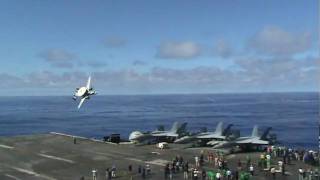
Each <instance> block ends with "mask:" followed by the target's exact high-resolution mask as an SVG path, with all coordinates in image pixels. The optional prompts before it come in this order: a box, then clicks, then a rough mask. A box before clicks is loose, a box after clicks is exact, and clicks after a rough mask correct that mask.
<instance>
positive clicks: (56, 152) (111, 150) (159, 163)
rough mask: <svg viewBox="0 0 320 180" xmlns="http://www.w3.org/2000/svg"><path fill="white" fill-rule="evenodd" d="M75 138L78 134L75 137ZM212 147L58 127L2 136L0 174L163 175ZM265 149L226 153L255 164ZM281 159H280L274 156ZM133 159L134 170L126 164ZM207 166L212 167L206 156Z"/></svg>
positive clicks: (290, 170)
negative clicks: (111, 139)
mask: <svg viewBox="0 0 320 180" xmlns="http://www.w3.org/2000/svg"><path fill="white" fill-rule="evenodd" d="M75 139H76V140H75ZM211 151H212V149H211V148H186V145H181V144H169V148H168V149H159V148H157V147H156V146H155V145H143V146H137V145H134V144H130V143H123V144H113V143H106V142H103V141H100V140H94V139H87V138H82V137H76V138H74V137H73V136H68V135H64V134H59V133H50V134H38V135H26V136H14V137H1V138H0V179H2V180H5V179H8V180H9V179H23V180H35V179H36V180H37V179H44V180H55V179H57V180H70V179H73V180H74V179H92V170H93V169H95V170H97V179H106V169H107V168H109V169H111V168H112V167H113V166H114V167H115V168H116V179H126V180H128V179H130V177H131V176H132V177H133V179H143V177H142V176H141V173H138V168H139V166H140V167H142V168H143V167H145V166H146V165H147V164H148V165H149V166H150V168H151V172H150V174H147V175H146V177H145V179H153V180H157V179H159V180H162V179H164V167H165V165H166V164H167V163H170V162H171V161H172V159H173V158H175V157H176V156H177V155H180V156H182V157H183V158H184V161H188V162H189V163H190V165H189V167H192V166H194V161H195V160H194V157H195V156H199V155H200V153H208V152H211ZM260 154H261V153H258V152H255V153H254V152H252V153H238V154H231V155H226V157H225V158H226V160H227V161H228V166H229V167H231V168H236V166H237V163H238V161H239V159H240V160H241V161H242V162H243V163H244V162H245V161H246V158H247V157H248V156H250V158H251V159H252V162H253V163H254V164H257V161H258V160H259V156H260ZM275 163H277V161H275ZM129 165H132V172H129V170H128V167H129ZM307 166H308V165H306V164H304V163H302V162H298V161H294V162H293V163H292V164H290V165H288V166H287V167H286V171H287V175H285V176H282V175H281V174H280V173H279V174H277V177H279V178H280V176H281V179H283V180H285V179H288V180H289V179H290V180H294V179H298V172H297V170H298V168H299V167H304V168H308V167H307ZM204 168H205V169H206V170H210V169H214V168H213V167H212V165H210V164H208V163H207V162H206V161H205V163H204ZM173 179H183V173H182V172H181V171H180V173H175V174H174V175H173ZM251 179H255V180H264V179H272V178H271V176H270V175H268V172H264V171H258V169H257V168H256V170H255V174H254V177H253V178H251Z"/></svg>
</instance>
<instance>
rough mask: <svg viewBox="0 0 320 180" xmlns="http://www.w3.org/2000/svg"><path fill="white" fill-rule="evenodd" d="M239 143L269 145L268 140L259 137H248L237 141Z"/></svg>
mask: <svg viewBox="0 0 320 180" xmlns="http://www.w3.org/2000/svg"><path fill="white" fill-rule="evenodd" d="M236 143H237V144H256V145H268V144H269V142H268V141H264V140H259V139H246V140H241V141H236Z"/></svg>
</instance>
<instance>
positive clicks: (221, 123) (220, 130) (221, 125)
mask: <svg viewBox="0 0 320 180" xmlns="http://www.w3.org/2000/svg"><path fill="white" fill-rule="evenodd" d="M214 133H215V134H222V133H223V122H222V121H221V122H219V123H218V125H217V127H216V130H215V132H214Z"/></svg>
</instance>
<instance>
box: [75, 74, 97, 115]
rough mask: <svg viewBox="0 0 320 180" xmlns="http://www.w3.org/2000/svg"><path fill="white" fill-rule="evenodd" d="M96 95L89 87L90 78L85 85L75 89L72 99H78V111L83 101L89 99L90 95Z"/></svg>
mask: <svg viewBox="0 0 320 180" xmlns="http://www.w3.org/2000/svg"><path fill="white" fill-rule="evenodd" d="M95 94H97V93H96V91H95V90H94V89H93V88H92V87H91V76H89V78H88V82H87V85H86V86H84V87H80V88H77V89H76V91H75V93H74V95H73V99H74V100H77V97H80V98H81V100H80V103H79V105H78V109H80V107H81V105H82V104H83V102H84V100H86V99H90V96H91V95H95Z"/></svg>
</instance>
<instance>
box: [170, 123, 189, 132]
mask: <svg viewBox="0 0 320 180" xmlns="http://www.w3.org/2000/svg"><path fill="white" fill-rule="evenodd" d="M186 126H187V123H182V124H180V123H179V122H174V123H173V125H172V128H171V130H170V132H171V133H176V134H179V133H182V132H184V131H185V130H186Z"/></svg>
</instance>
